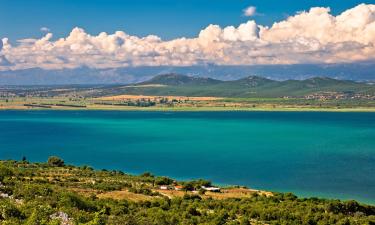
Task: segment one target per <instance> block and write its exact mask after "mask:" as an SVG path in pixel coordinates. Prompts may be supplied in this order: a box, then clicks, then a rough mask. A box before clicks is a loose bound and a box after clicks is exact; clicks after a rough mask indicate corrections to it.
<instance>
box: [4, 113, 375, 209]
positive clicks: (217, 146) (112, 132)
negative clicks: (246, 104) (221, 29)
mask: <svg viewBox="0 0 375 225" xmlns="http://www.w3.org/2000/svg"><path fill="white" fill-rule="evenodd" d="M50 155H57V156H59V157H61V158H63V159H64V160H65V162H66V163H68V164H74V165H90V166H93V167H94V168H97V169H102V168H106V169H120V170H123V171H125V172H128V173H132V174H139V173H142V172H145V171H149V172H152V173H154V174H156V175H166V176H170V177H173V178H176V179H192V178H204V179H209V180H212V181H213V182H214V183H216V184H221V185H229V184H230V185H246V186H248V187H251V188H256V189H264V190H271V191H280V192H293V193H295V194H297V195H298V196H318V197H329V198H340V199H356V200H359V201H362V202H366V203H372V204H373V203H375V113H351V112H345V113H343V112H137V111H133V112H127V111H0V158H1V159H16V160H20V159H21V158H22V157H23V156H26V157H27V159H28V160H29V161H43V162H44V161H46V160H47V158H48V156H50Z"/></svg>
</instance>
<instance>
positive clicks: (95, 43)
mask: <svg viewBox="0 0 375 225" xmlns="http://www.w3.org/2000/svg"><path fill="white" fill-rule="evenodd" d="M52 37H53V34H52V33H49V32H47V33H46V34H45V35H44V36H43V37H42V38H39V39H32V38H30V39H23V40H18V42H17V44H16V45H14V46H13V45H11V44H10V43H9V41H8V39H7V38H3V39H2V41H1V43H2V44H1V45H2V49H1V53H0V54H1V55H3V56H4V59H6V60H7V61H6V62H7V63H2V65H0V69H1V70H6V69H25V68H33V67H41V68H45V69H61V68H75V67H79V66H88V67H91V68H117V67H127V66H159V65H170V66H187V65H195V64H201V63H215V64H219V65H255V64H298V63H339V62H354V61H358V60H374V59H375V5H366V4H361V5H358V6H356V7H354V8H352V9H348V10H347V11H345V12H343V13H341V14H340V15H338V16H334V15H332V14H331V13H330V9H329V8H320V7H315V8H311V9H310V10H308V11H305V12H299V13H298V14H296V15H294V16H291V17H289V18H287V19H285V20H283V21H279V22H276V23H274V24H273V25H272V26H271V27H265V26H261V25H258V24H256V22H255V21H253V20H250V21H248V22H246V23H243V24H240V25H239V26H236V27H235V26H227V27H220V26H218V25H213V24H212V25H209V26H207V27H206V28H205V29H203V30H201V31H200V32H199V35H198V36H197V37H194V38H177V39H174V40H169V41H163V40H162V39H161V38H159V37H157V36H155V35H149V36H146V37H138V36H133V35H130V34H127V33H125V32H123V31H117V32H115V33H113V34H107V33H105V32H102V33H99V34H97V35H91V34H88V33H87V32H85V30H84V29H82V28H78V27H76V28H74V29H73V30H72V31H71V32H70V34H69V35H68V36H67V37H64V38H59V39H57V40H56V39H52ZM3 61H4V62H5V60H3Z"/></svg>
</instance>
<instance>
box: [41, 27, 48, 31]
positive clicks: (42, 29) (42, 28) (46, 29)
mask: <svg viewBox="0 0 375 225" xmlns="http://www.w3.org/2000/svg"><path fill="white" fill-rule="evenodd" d="M40 31H42V32H50V29H49V28H48V27H41V28H40Z"/></svg>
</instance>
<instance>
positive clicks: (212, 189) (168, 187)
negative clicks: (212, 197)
mask: <svg viewBox="0 0 375 225" xmlns="http://www.w3.org/2000/svg"><path fill="white" fill-rule="evenodd" d="M159 188H160V190H175V191H182V190H185V187H184V186H182V185H161V186H160V187H159ZM200 189H202V190H205V191H210V192H220V191H221V189H220V188H219V187H206V186H201V187H200ZM189 191H197V190H196V189H192V190H189Z"/></svg>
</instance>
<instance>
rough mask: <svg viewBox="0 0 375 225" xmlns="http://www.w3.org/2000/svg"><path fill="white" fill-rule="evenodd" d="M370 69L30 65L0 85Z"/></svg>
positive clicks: (370, 69)
mask: <svg viewBox="0 0 375 225" xmlns="http://www.w3.org/2000/svg"><path fill="white" fill-rule="evenodd" d="M0 61H1V59H0ZM3 61H4V60H3ZM4 62H5V61H4ZM4 62H3V63H4ZM374 71H375V62H357V63H347V64H298V65H254V66H223V65H213V64H208V65H195V66H140V67H124V68H109V69H95V68H88V67H80V68H75V69H60V70H45V69H40V68H32V69H24V70H14V71H11V70H9V71H0V85H51V84H54V85H57V84H130V83H139V82H143V81H146V80H149V79H151V78H152V77H154V76H155V75H160V74H170V73H175V74H186V75H189V76H194V77H210V78H213V79H218V80H236V79H241V78H244V77H247V76H250V75H256V76H261V77H266V78H269V79H272V80H288V79H296V80H303V79H308V78H312V77H317V76H324V77H331V78H335V79H345V80H356V81H375V72H374Z"/></svg>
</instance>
